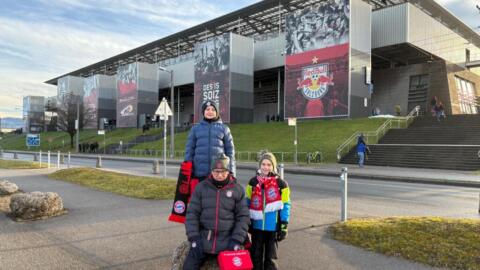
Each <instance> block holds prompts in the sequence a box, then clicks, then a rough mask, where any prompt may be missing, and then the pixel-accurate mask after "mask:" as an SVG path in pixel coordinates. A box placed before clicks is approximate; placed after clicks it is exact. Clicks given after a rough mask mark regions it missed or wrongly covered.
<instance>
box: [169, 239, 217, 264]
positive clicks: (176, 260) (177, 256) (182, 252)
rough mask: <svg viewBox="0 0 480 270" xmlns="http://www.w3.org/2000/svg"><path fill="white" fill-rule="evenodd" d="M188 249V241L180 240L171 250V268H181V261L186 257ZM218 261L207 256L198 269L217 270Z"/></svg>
mask: <svg viewBox="0 0 480 270" xmlns="http://www.w3.org/2000/svg"><path fill="white" fill-rule="evenodd" d="M189 250H190V242H188V241H184V242H182V243H181V244H180V245H179V246H178V247H177V248H176V249H175V251H174V252H173V256H172V270H182V269H183V263H184V262H185V259H186V258H187V255H188V251H189ZM219 269H220V268H219V267H218V263H217V260H216V258H209V259H207V261H205V263H204V264H203V265H202V267H200V270H219Z"/></svg>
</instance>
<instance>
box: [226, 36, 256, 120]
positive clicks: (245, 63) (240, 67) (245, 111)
mask: <svg viewBox="0 0 480 270" xmlns="http://www.w3.org/2000/svg"><path fill="white" fill-rule="evenodd" d="M230 42H231V43H230V44H231V48H230V122H231V123H245V122H252V121H253V60H254V51H253V39H252V38H248V37H243V36H239V35H236V34H231V36H230Z"/></svg>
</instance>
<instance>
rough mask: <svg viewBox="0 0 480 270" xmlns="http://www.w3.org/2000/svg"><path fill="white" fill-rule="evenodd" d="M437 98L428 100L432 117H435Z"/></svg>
mask: <svg viewBox="0 0 480 270" xmlns="http://www.w3.org/2000/svg"><path fill="white" fill-rule="evenodd" d="M437 102H438V98H437V96H434V97H433V98H432V100H430V112H431V113H432V116H436V107H437Z"/></svg>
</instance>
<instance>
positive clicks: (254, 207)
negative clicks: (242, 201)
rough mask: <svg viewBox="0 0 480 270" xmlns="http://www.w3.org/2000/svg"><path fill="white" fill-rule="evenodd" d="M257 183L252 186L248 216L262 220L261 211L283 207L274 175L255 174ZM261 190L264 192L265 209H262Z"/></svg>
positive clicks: (273, 210) (266, 211)
mask: <svg viewBox="0 0 480 270" xmlns="http://www.w3.org/2000/svg"><path fill="white" fill-rule="evenodd" d="M257 180H258V184H257V185H256V186H255V187H253V190H252V197H251V200H250V218H251V219H254V220H262V219H263V213H264V212H265V213H269V212H275V211H278V210H281V209H283V202H282V196H281V195H280V188H279V187H278V182H277V178H276V177H275V176H266V177H265V176H260V175H258V176H257ZM262 190H263V191H264V193H265V209H263V196H262Z"/></svg>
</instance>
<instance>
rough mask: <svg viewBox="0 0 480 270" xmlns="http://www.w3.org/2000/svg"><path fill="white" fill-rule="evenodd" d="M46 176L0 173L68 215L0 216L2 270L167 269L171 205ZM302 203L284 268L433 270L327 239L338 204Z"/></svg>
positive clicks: (283, 248)
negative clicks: (53, 197)
mask: <svg viewBox="0 0 480 270" xmlns="http://www.w3.org/2000/svg"><path fill="white" fill-rule="evenodd" d="M48 172H49V171H48V170H46V169H44V170H0V178H2V179H8V180H10V181H12V182H14V183H17V184H18V185H19V186H20V187H21V188H22V189H23V190H24V191H35V190H40V191H54V192H58V193H59V194H60V195H61V197H62V198H63V200H64V204H65V207H66V208H68V210H69V213H68V214H67V215H64V216H60V217H55V218H52V219H48V220H42V221H35V222H25V223H15V222H13V221H11V220H10V219H8V218H7V217H5V216H4V215H0V243H1V244H0V269H2V270H3V269H170V255H171V253H172V251H173V249H174V248H175V247H176V246H177V245H178V243H179V242H181V241H182V240H184V239H185V236H184V227H183V226H182V225H180V224H174V223H170V222H167V216H168V214H169V212H170V207H171V201H152V200H141V199H133V198H127V197H123V196H119V195H114V194H110V193H104V192H100V191H95V190H91V189H89V188H85V187H82V186H78V185H75V184H70V183H66V182H62V181H55V180H50V179H48V178H47V177H46V174H47V173H48ZM299 197H300V196H299ZM308 197H310V196H308ZM308 197H307V196H305V198H304V199H303V198H298V199H297V200H296V201H295V211H294V213H293V217H292V222H291V224H290V232H289V237H288V239H287V240H285V241H284V242H282V243H280V250H279V256H280V260H279V263H280V265H281V266H282V269H289V270H290V269H291V270H295V269H335V270H336V269H365V270H366V269H368V270H371V269H382V270H383V269H399V270H400V269H431V268H429V267H427V266H424V265H421V264H416V263H412V262H409V261H406V260H403V259H399V258H393V257H386V256H383V255H379V254H375V253H371V252H367V251H364V250H362V249H359V248H355V247H351V246H347V245H343V244H341V243H339V242H337V241H334V240H332V239H330V237H328V236H327V232H326V229H327V228H328V225H329V224H331V223H333V222H335V221H337V220H338V211H337V209H338V199H337V198H336V197H332V198H328V200H327V198H326V197H325V196H320V197H319V198H308ZM316 205H317V206H318V205H322V208H321V209H317V208H318V207H315V206H316ZM314 209H315V210H314ZM312 211H314V212H312ZM375 211H379V213H380V212H381V213H385V209H383V208H382V209H378V210H375V209H372V211H371V214H373V215H377V214H378V213H376V212H375ZM352 212H353V213H355V211H353V210H352ZM312 213H315V214H312ZM312 224H313V225H316V226H314V227H312V226H311V225H312Z"/></svg>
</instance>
